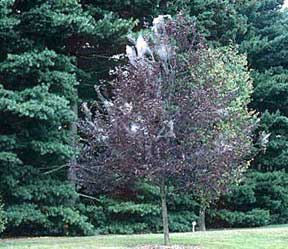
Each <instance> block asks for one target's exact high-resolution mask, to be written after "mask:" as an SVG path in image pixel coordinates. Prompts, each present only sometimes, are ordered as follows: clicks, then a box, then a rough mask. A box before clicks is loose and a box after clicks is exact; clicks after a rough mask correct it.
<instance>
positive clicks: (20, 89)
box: [0, 0, 95, 235]
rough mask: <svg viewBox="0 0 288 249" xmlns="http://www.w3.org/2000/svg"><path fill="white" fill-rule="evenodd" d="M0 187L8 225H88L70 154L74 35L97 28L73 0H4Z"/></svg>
mask: <svg viewBox="0 0 288 249" xmlns="http://www.w3.org/2000/svg"><path fill="white" fill-rule="evenodd" d="M0 11H1V12H0V28H1V33H0V36H1V37H0V42H1V48H3V49H2V50H1V57H0V83H1V85H0V97H1V99H0V115H1V121H0V127H1V136H0V146H1V153H0V161H1V169H0V172H1V178H0V179H1V180H0V191H1V193H2V194H3V200H4V203H5V210H6V215H7V219H8V224H7V229H6V232H7V233H13V234H29V235H31V234H48V233H49V234H63V233H67V234H68V233H89V232H91V231H92V226H91V225H90V224H89V223H87V221H86V217H84V216H81V215H80V214H79V212H78V211H77V210H75V209H74V207H73V205H74V203H75V201H76V199H77V194H76V192H75V190H74V187H73V186H72V185H71V184H70V183H69V182H68V181H67V180H66V179H67V168H66V167H65V165H66V162H67V160H68V159H70V158H71V156H72V155H73V154H74V151H73V149H72V146H71V145H72V144H71V136H72V135H73V134H71V132H72V131H71V125H72V123H73V122H74V121H75V119H76V116H75V114H74V113H73V111H72V109H71V107H72V105H74V104H75V103H76V101H77V95H76V92H75V86H76V85H77V84H78V82H77V79H76V72H77V68H76V66H75V61H74V59H73V58H72V57H70V56H69V50H68V48H69V46H68V45H69V41H70V40H71V39H72V38H71V37H74V36H75V35H77V36H84V35H86V34H89V33H91V32H93V31H94V24H95V21H94V19H93V18H92V17H91V16H89V14H87V13H85V12H84V11H83V10H82V9H81V6H80V5H79V4H77V3H76V2H75V1H36V0H35V1H11V0H1V1H0Z"/></svg>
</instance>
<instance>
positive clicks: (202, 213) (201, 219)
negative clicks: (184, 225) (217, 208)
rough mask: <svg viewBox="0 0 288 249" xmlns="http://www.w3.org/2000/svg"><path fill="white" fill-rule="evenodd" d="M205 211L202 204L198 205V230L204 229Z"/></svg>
mask: <svg viewBox="0 0 288 249" xmlns="http://www.w3.org/2000/svg"><path fill="white" fill-rule="evenodd" d="M205 211H206V208H205V207H204V206H201V207H200V210H199V221H198V223H199V230H200V231H203V232H204V231H206V224H205Z"/></svg>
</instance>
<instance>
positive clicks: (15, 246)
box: [0, 225, 288, 249]
mask: <svg viewBox="0 0 288 249" xmlns="http://www.w3.org/2000/svg"><path fill="white" fill-rule="evenodd" d="M171 239H172V243H173V244H178V245H180V244H182V245H186V246H188V245H194V246H197V247H196V248H198V247H199V248H201V249H288V225H283V226H271V227H265V228H257V229H233V230H217V231H208V232H204V233H203V232H196V233H174V234H171ZM161 243H162V235H161V234H145V235H107V236H94V237H73V238H71V237H70V238H69V237H60V238H57V237H42V238H23V239H22V238H21V239H4V240H2V241H1V242H0V249H3V248H5V249H20V248H21V249H126V248H137V247H141V246H143V245H155V244H161Z"/></svg>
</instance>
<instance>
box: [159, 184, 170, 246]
mask: <svg viewBox="0 0 288 249" xmlns="http://www.w3.org/2000/svg"><path fill="white" fill-rule="evenodd" d="M160 192H161V193H160V194H161V204H162V221H163V233H164V245H165V246H167V245H170V236H169V224H168V212H167V202H166V195H167V187H166V185H165V181H164V180H163V181H162V183H161V186H160Z"/></svg>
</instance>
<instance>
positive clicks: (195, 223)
mask: <svg viewBox="0 0 288 249" xmlns="http://www.w3.org/2000/svg"><path fill="white" fill-rule="evenodd" d="M196 225H197V222H196V221H193V222H192V232H193V233H195V227H196Z"/></svg>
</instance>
